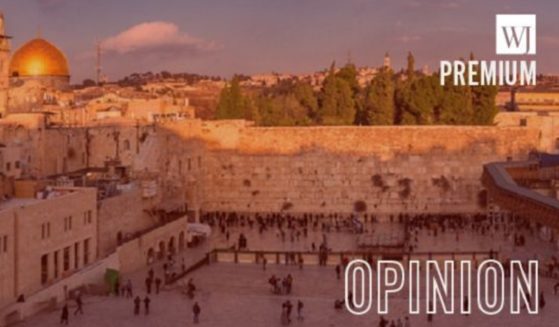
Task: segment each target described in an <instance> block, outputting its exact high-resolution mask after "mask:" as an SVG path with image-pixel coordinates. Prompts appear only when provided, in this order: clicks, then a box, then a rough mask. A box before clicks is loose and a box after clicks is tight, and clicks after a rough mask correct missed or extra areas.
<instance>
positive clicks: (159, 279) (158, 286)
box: [155, 277, 161, 294]
mask: <svg viewBox="0 0 559 327" xmlns="http://www.w3.org/2000/svg"><path fill="white" fill-rule="evenodd" d="M160 287H161V278H159V277H157V278H156V279H155V294H159V288H160Z"/></svg>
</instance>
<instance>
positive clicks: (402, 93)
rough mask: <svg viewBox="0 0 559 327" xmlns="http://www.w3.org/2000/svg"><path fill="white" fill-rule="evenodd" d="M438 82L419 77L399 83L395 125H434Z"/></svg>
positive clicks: (434, 79) (429, 77)
mask: <svg viewBox="0 0 559 327" xmlns="http://www.w3.org/2000/svg"><path fill="white" fill-rule="evenodd" d="M438 83H439V81H438V80H437V79H436V78H434V77H432V76H421V77H416V78H413V79H408V80H406V81H404V82H400V83H398V85H397V88H396V95H395V102H396V123H397V124H401V125H426V124H434V123H436V120H437V118H436V116H435V110H436V108H437V107H438V105H439V101H440V95H441V90H440V85H439V84H438Z"/></svg>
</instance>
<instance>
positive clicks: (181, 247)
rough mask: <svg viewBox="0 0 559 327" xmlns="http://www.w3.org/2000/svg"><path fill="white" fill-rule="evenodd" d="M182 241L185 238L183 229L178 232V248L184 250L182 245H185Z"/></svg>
mask: <svg viewBox="0 0 559 327" xmlns="http://www.w3.org/2000/svg"><path fill="white" fill-rule="evenodd" d="M184 241H185V240H184V231H183V232H180V234H179V250H184V246H185V243H184Z"/></svg>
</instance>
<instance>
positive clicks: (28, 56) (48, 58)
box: [10, 38, 70, 89]
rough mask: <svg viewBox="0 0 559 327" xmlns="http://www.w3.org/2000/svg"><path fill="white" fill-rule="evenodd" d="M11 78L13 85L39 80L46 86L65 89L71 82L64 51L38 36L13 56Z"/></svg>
mask: <svg viewBox="0 0 559 327" xmlns="http://www.w3.org/2000/svg"><path fill="white" fill-rule="evenodd" d="M10 79H11V83H12V84H13V85H18V84H21V83H26V82H28V81H37V82H39V84H40V85H42V86H44V87H49V88H55V89H64V88H67V87H68V86H69V83H70V69H69V67H68V61H67V60H66V56H65V55H64V53H63V52H62V51H60V50H59V49H58V48H57V47H56V46H55V45H53V44H52V43H50V42H49V41H47V40H45V39H42V38H36V39H33V40H31V41H29V42H27V43H25V44H24V45H23V46H21V47H20V48H19V49H18V50H17V51H16V52H15V53H14V55H13V56H12V59H11V61H10Z"/></svg>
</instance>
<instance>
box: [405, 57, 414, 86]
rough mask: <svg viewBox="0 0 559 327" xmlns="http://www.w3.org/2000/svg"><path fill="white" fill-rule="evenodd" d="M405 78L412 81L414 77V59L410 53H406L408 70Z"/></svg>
mask: <svg viewBox="0 0 559 327" xmlns="http://www.w3.org/2000/svg"><path fill="white" fill-rule="evenodd" d="M406 76H407V77H408V79H409V80H412V79H413V78H414V76H415V58H414V57H413V54H412V53H411V51H410V52H408V68H407V70H406Z"/></svg>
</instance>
